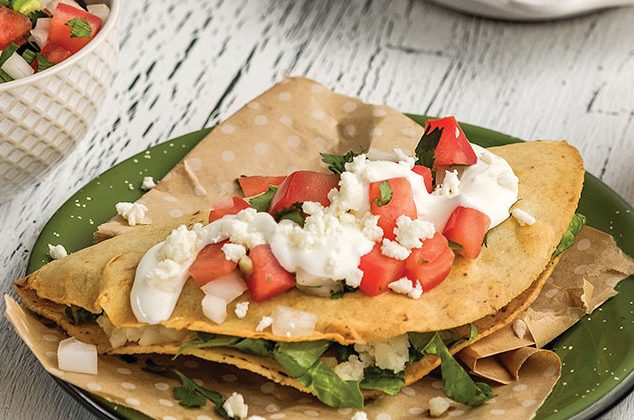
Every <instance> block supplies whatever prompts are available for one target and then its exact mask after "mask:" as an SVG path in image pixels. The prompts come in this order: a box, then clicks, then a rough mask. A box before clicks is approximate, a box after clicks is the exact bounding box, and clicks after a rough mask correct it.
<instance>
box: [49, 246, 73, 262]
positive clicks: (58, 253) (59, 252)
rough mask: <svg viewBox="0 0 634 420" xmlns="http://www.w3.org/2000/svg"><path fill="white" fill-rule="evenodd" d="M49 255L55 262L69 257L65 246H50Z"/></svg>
mask: <svg viewBox="0 0 634 420" xmlns="http://www.w3.org/2000/svg"><path fill="white" fill-rule="evenodd" d="M48 255H50V256H51V258H52V259H54V260H59V259H60V258H64V257H66V256H67V255H68V252H66V248H64V245H55V246H53V245H51V244H48Z"/></svg>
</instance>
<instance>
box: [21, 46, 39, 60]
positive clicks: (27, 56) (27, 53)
mask: <svg viewBox="0 0 634 420" xmlns="http://www.w3.org/2000/svg"><path fill="white" fill-rule="evenodd" d="M36 57H37V53H36V52H35V51H32V50H29V49H26V50H24V51H23V52H22V58H24V61H26V62H27V63H29V64H31V63H32V62H33V60H35V58H36Z"/></svg>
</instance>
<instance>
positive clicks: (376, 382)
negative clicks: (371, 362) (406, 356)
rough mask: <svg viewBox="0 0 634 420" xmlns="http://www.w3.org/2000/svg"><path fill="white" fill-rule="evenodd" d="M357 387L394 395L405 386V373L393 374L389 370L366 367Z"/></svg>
mask: <svg viewBox="0 0 634 420" xmlns="http://www.w3.org/2000/svg"><path fill="white" fill-rule="evenodd" d="M363 373H364V378H363V380H362V381H361V384H360V385H359V386H360V387H361V389H376V390H378V391H383V392H385V393H386V394H388V395H396V394H398V393H399V392H400V390H401V388H403V386H404V385H405V372H404V371H403V372H399V373H394V372H393V371H391V370H385V369H380V368H378V367H376V366H368V367H367V368H365V370H364V372H363Z"/></svg>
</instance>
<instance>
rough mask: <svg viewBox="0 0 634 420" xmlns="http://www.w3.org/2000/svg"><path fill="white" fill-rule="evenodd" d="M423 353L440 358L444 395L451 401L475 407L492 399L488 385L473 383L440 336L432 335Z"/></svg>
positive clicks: (491, 392) (491, 391)
mask: <svg viewBox="0 0 634 420" xmlns="http://www.w3.org/2000/svg"><path fill="white" fill-rule="evenodd" d="M423 352H424V354H427V355H430V354H431V355H436V356H439V357H440V371H441V374H442V382H443V388H444V390H445V394H446V395H447V396H448V397H449V398H451V399H452V400H454V401H458V402H460V403H463V404H467V405H469V406H471V407H475V406H478V405H481V404H482V403H484V402H485V401H487V400H489V399H491V397H493V390H492V389H491V387H490V386H489V385H487V384H485V383H482V382H474V381H473V379H471V377H470V376H469V374H468V373H467V372H466V371H465V370H464V369H463V368H462V366H461V365H460V363H458V361H456V359H454V358H453V356H452V355H451V353H449V350H448V349H447V346H446V345H445V343H444V342H443V340H442V338H441V336H440V334H438V333H436V334H434V336H433V337H432V339H431V340H430V341H429V343H428V344H427V346H425V348H424V349H423Z"/></svg>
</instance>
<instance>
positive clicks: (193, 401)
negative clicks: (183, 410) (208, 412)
mask: <svg viewBox="0 0 634 420" xmlns="http://www.w3.org/2000/svg"><path fill="white" fill-rule="evenodd" d="M173 372H174V373H175V374H176V375H177V376H178V377H179V378H180V380H181V384H182V385H181V386H177V387H174V389H173V390H172V394H173V395H174V399H175V400H176V401H178V403H179V404H180V405H182V406H183V407H193V408H200V407H204V406H205V405H207V398H205V397H204V396H203V395H201V394H200V393H199V392H198V389H197V386H198V385H197V384H196V382H194V381H192V380H191V379H189V378H188V377H187V376H185V375H183V374H182V373H181V372H180V371H179V370H177V369H174V370H173Z"/></svg>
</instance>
